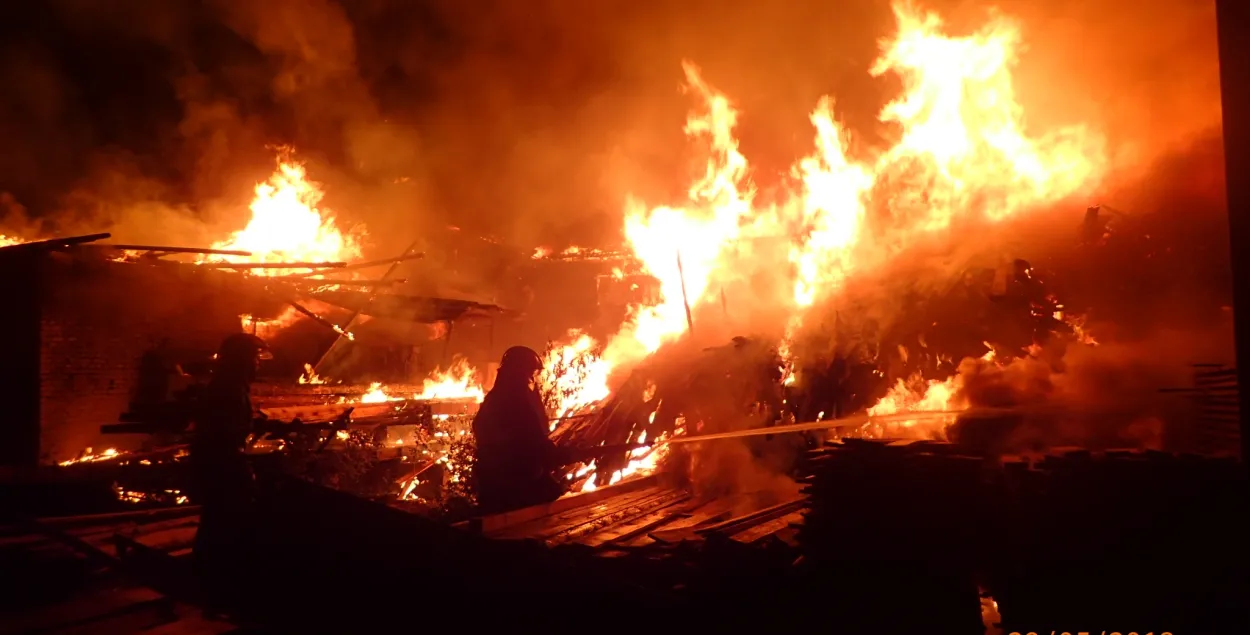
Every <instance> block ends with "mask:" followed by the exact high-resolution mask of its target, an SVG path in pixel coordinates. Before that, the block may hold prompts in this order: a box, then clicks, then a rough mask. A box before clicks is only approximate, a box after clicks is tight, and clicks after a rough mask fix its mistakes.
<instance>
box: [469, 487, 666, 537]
mask: <svg viewBox="0 0 1250 635" xmlns="http://www.w3.org/2000/svg"><path fill="white" fill-rule="evenodd" d="M662 491H664V490H663V489H662V488H660V487H658V486H652V487H647V488H641V489H637V490H632V491H627V492H623V493H620V492H618V493H616V495H614V496H607V497H604V498H602V499H601V500H596V501H593V503H592V504H588V505H587V504H583V505H578V506H576V507H572V508H569V509H565V510H563V511H561V512H560V513H557V514H552V515H548V516H539V517H537V518H534V519H532V520H529V521H527V522H524V523H519V524H516V525H512V526H509V527H507V528H506V529H503V530H502V531H499V532H495V533H493V534H488V535H490V536H491V537H495V538H537V537H545V536H550V535H553V534H555V533H559V532H560V531H562V530H563V529H565V528H568V527H572V526H575V525H577V524H579V523H584V522H586V521H588V520H590V519H593V518H595V517H597V516H602V515H604V514H609V513H612V512H613V511H615V510H616V509H618V508H620V507H621V506H622V505H628V504H630V503H632V502H635V501H638V500H642V499H644V498H648V497H652V496H655V495H656V494H657V493H660V492H662ZM570 498H573V497H570ZM561 500H566V499H561ZM556 502H557V503H558V502H560V501H556ZM553 504H554V503H553Z"/></svg>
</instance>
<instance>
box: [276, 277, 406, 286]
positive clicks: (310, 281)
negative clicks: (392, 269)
mask: <svg viewBox="0 0 1250 635" xmlns="http://www.w3.org/2000/svg"><path fill="white" fill-rule="evenodd" d="M279 280H282V281H284V282H290V283H291V284H298V285H302V286H310V287H315V286H331V285H338V286H344V287H384V286H389V285H393V284H403V283H405V282H408V279H407V278H396V279H394V280H333V279H328V278H326V279H323V278H299V279H292V280H287V279H285V278H279Z"/></svg>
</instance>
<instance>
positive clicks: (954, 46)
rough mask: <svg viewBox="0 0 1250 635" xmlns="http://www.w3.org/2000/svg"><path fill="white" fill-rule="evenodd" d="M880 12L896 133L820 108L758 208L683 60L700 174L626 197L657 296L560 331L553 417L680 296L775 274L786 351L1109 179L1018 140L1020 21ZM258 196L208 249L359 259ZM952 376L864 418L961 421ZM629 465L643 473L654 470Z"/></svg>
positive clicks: (616, 367)
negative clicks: (847, 301)
mask: <svg viewBox="0 0 1250 635" xmlns="http://www.w3.org/2000/svg"><path fill="white" fill-rule="evenodd" d="M894 15H895V18H896V21H897V32H896V33H895V34H894V35H893V37H891V38H888V39H886V40H884V41H883V42H882V47H881V54H880V56H879V58H878V59H877V60H876V62H875V63H874V64H873V65H872V67H871V68H868V69H866V71H867V72H868V73H870V74H872V75H874V76H881V75H886V74H890V75H894V76H896V77H897V78H898V79H899V80H901V83H902V86H903V89H902V92H901V94H900V95H898V96H897V97H896V98H894V99H893V100H891V101H890V102H889V103H887V104H886V105H885V106H884V107H883V108H882V110H881V112H880V113H879V119H880V120H881V121H882V122H883V123H886V124H890V125H891V126H893V127H894V129H895V131H896V132H895V135H894V139H893V145H891V146H890V147H888V148H886V149H884V150H881V151H878V152H876V153H874V154H871V155H862V156H852V155H851V154H850V153H849V152H848V139H849V132H848V131H847V130H846V129H844V128H843V127H842V126H841V125H840V124H839V123H838V120H837V111H836V104H835V102H834V100H833V99H832V98H825V99H822V100H820V102H819V103H817V104H816V105H815V107H814V108H813V110H812V112H811V116H810V120H811V123H812V126H813V128H814V134H813V146H814V149H813V151H812V153H811V154H809V155H808V156H806V157H802V158H800V159H799V160H797V161H796V162H795V163H794V164H793V166H792V168H791V176H793V177H794V178H793V183H794V185H793V186H792V187H791V188H790V189H789V190H787V191H785V192H783V193H782V195H781V196H779V197H777V198H776V200H774V201H771V202H769V203H768V204H760V203H757V201H756V200H755V188H754V186H753V184H752V182H751V180H750V169H751V166H750V163H749V161H748V159H747V157H746V156H744V155H743V154H742V153H741V152H740V150H739V147H738V142H737V139H736V138H735V135H734V129H735V126H736V124H737V122H738V113H737V111H736V110H735V108H734V106H733V103H732V101H731V100H730V98H729V97H728V96H726V95H724V94H722V93H720V92H719V91H717V90H716V89H715V88H714V87H713V86H712V85H711V84H709V83H708V82H707V81H705V79H704V78H703V77H702V75H701V73H700V71H699V69H698V68H697V67H696V66H695V65H693V64H691V63H686V64H684V71H685V76H686V82H687V85H688V87H689V89H690V92H691V93H692V94H694V95H695V96H696V97H697V98H698V100H699V102H700V107H699V108H697V109H696V110H695V111H694V112H692V114H691V115H690V117H689V120H688V122H687V125H686V134H687V136H688V137H689V138H690V139H691V140H692V141H694V142H696V143H698V144H701V145H704V146H706V147H707V149H708V158H707V164H706V170H705V171H704V173H703V174H702V176H700V177H699V178H698V179H696V180H695V182H694V183H692V185H691V186H690V188H689V190H688V197H687V200H686V201H684V202H682V203H680V204H675V205H659V206H652V205H647V204H644V203H641V202H638V201H630V202H629V203H628V205H627V207H626V210H625V218H624V224H623V233H624V236H625V239H626V243H627V247H628V250H629V252H630V253H631V254H632V255H633V256H634V258H635V259H636V260H637V261H638V262H639V263H640V264H641V270H642V273H645V274H649V275H651V276H653V277H654V278H656V279H657V280H658V281H659V290H660V293H659V301H658V302H655V303H652V304H645V305H635V306H632V307H630V309H629V312H628V318H627V319H626V321H625V323H624V324H623V325H622V327H621V328H620V330H619V332H618V333H616V335H614V336H612V337H610V338H608V339H607V341H605V342H597V341H595V340H594V339H592V338H591V337H589V336H588V335H585V334H582V333H573V334H571V335H570V337H569V339H568V340H567V341H565V342H564V343H561V344H559V345H557V346H555V347H554V349H553V350H552V351H551V352H550V353H549V354H548V357H547V359H546V360H545V361H546V362H547V368H548V371H547V373H546V374H545V375H544V377H543V378H542V381H543V382H544V383H545V384H546V386H547V387H549V388H551V389H553V390H552V392H553V393H555V394H556V395H557V401H558V403H557V404H556V407H555V408H554V409H553V410H554V412H553V415H554V416H556V417H559V416H564V415H567V414H568V413H571V412H575V411H578V410H580V409H584V408H586V407H588V406H591V405H592V404H595V403H597V402H600V401H601V400H603V399H604V398H606V397H607V396H609V395H610V393H611V391H610V387H609V380H610V378H611V377H612V375H613V374H614V373H616V372H619V371H622V370H627V369H628V368H630V367H632V366H633V365H635V364H637V363H638V362H640V361H641V360H643V359H645V358H646V357H647V356H648V355H650V354H652V353H654V352H655V351H656V350H658V349H659V348H660V346H661V345H663V344H665V343H666V342H671V341H674V340H676V339H678V338H680V337H682V336H683V334H685V332H686V329H687V324H686V312H685V305H684V303H683V297H685V298H688V300H689V302H690V305H691V308H692V310H693V311H694V312H695V313H696V314H697V313H698V312H699V311H700V310H701V309H702V308H704V307H705V306H706V305H708V304H711V303H714V302H716V301H718V300H717V298H716V296H718V295H719V294H718V293H717V290H723V289H726V288H733V287H734V285H735V284H740V283H741V281H742V279H743V278H744V276H747V275H749V274H750V273H751V272H754V271H763V270H768V271H778V270H783V271H788V272H789V280H788V284H789V286H790V291H789V293H787V294H785V297H782V298H777V299H776V300H777V301H778V302H779V303H781V304H782V305H783V308H786V309H788V310H789V311H788V313H789V315H791V317H790V318H789V321H788V323H787V324H785V325H784V333H785V339H784V340H783V342H782V346H781V350H782V352H783V355H784V354H788V351H789V350H790V348H791V346H790V344H789V342H790V340H791V339H792V338H793V337H794V336H795V335H797V334H798V333H800V332H801V331H802V329H803V327H804V320H805V317H806V314H807V312H808V311H809V310H811V309H812V308H813V307H815V306H817V305H818V303H820V302H821V301H823V300H827V299H829V298H831V297H835V296H836V295H837V294H838V293H839V292H840V291H841V289H842V288H843V287H844V286H845V283H846V282H847V280H848V279H850V278H851V277H853V276H855V275H856V274H858V273H862V272H870V271H872V270H874V269H875V268H878V267H880V266H881V265H883V264H885V263H887V262H889V261H890V260H891V259H893V258H896V257H898V256H900V255H901V254H904V253H906V252H907V251H908V250H909V249H910V248H912V247H914V246H916V245H919V244H921V243H922V241H924V240H926V239H928V238H929V237H931V236H933V235H936V234H938V233H940V232H942V231H944V230H947V229H950V228H951V227H953V226H955V225H956V224H963V223H981V224H993V223H997V222H1001V221H1003V220H1006V219H1008V218H1011V217H1013V216H1016V215H1018V214H1022V213H1027V212H1028V211H1029V210H1031V209H1037V208H1040V207H1041V206H1044V205H1046V204H1050V203H1055V202H1057V201H1061V200H1063V199H1065V198H1067V197H1070V196H1073V195H1076V194H1079V193H1081V192H1083V191H1087V190H1088V189H1089V188H1092V187H1093V186H1095V185H1096V184H1097V183H1098V181H1099V179H1100V177H1101V175H1102V173H1103V172H1104V170H1105V157H1104V152H1103V140H1102V137H1101V136H1100V135H1098V134H1095V133H1093V132H1091V131H1089V130H1087V129H1086V128H1084V127H1082V126H1070V127H1065V128H1061V129H1057V130H1049V131H1044V132H1041V133H1032V134H1031V133H1028V132H1026V131H1025V125H1024V122H1025V118H1024V113H1023V111H1022V108H1021V106H1020V105H1019V103H1018V102H1017V100H1016V97H1015V86H1014V83H1013V78H1012V69H1013V67H1014V65H1015V62H1016V56H1017V53H1018V51H1019V48H1020V45H1021V30H1020V27H1019V25H1018V24H1017V23H1015V22H1014V21H1012V20H1011V19H1009V18H1007V17H1005V16H1001V15H995V16H994V17H992V19H991V20H990V21H989V22H988V23H987V24H985V25H984V26H983V27H982V28H981V29H980V30H978V31H977V32H975V33H973V34H971V35H968V36H963V37H951V36H948V35H946V34H944V32H943V24H942V21H941V19H940V18H939V17H938V16H937V15H936V14H934V13H930V12H925V11H921V10H919V9H916V8H915V7H913V6H912V5H910V4H907V3H903V2H899V3H896V4H895V5H894ZM256 195H257V196H256V200H255V202H254V203H253V205H252V212H253V219H252V221H251V223H249V225H248V226H247V228H246V229H244V230H243V231H242V232H239V233H238V234H236V235H235V236H234V237H233V238H232V239H231V240H229V241H225V242H223V243H221V244H219V245H218V247H221V248H234V249H247V250H251V251H253V252H255V253H256V254H258V256H256V257H255V258H256V259H259V260H262V261H269V262H273V261H281V260H302V261H303V260H347V259H350V258H352V257H356V256H358V255H359V246H358V243H357V242H355V239H354V238H353V237H351V236H347V235H344V234H342V233H340V232H339V230H338V229H336V228H335V226H334V224H333V220H332V219H330V218H329V217H328V216H323V215H322V212H321V211H320V210H318V208H317V205H318V203H319V201H320V200H321V193H320V191H319V189H318V188H317V186H316V185H315V184H312V183H310V182H308V181H307V180H306V178H305V174H304V172H303V170H302V168H299V167H298V166H293V165H289V164H283V165H282V166H280V168H279V171H278V173H277V174H275V175H274V177H273V179H271V180H270V181H269V182H268V183H265V184H261V185H258V186H257V190H256ZM760 239H768V240H772V241H778V240H780V241H781V242H782V243H783V244H784V245H785V249H784V250H782V255H780V256H777V255H776V254H773V255H765V254H762V253H760V252H757V251H755V250H752V249H750V248H748V247H749V245H750V244H751V243H752V241H757V240H760ZM579 251H580V250H578V249H577V248H570V249H566V250H564V251H563V252H562V253H561V255H573V254H577V253H578V252H579ZM534 257H535V258H544V257H553V251H552V250H547V249H539V250H538V251H537V252H535V254H534ZM679 258H680V261H681V265H680V271H679V268H678V264H677V262H678V259H679ZM683 283H684V291H683ZM770 300H773V299H771V298H770ZM554 369H560V370H559V371H556V370H554ZM790 379H792V377H791V378H790ZM304 381H309V382H312V383H315V382H317V381H320V379H319V378H315V377H312V376H308V377H306V378H305V379H304ZM957 381H958V380H957V378H952V379H950V380H947V381H932V382H927V383H923V384H920V385H917V384H914V383H900V384H899V385H897V386H896V387H895V388H894V389H893V390H892V391H891V392H890V393H889V394H888V395H887V396H886V397H885V398H883V399H882V401H881V402H880V403H878V404H877V405H876V406H875V407H873V408H872V409H871V410H870V413H871V414H890V413H896V412H907V411H922V410H950V409H954V408H959V407H960V406H961V405H960V404H958V403H956V402H955V400H954V397H955V395H956V394H957V392H958V386H957V385H956V384H957ZM479 382H480V378H479V373H477V372H475V371H474V369H472V368H469V367H468V366H467V365H465V364H463V363H462V362H461V363H459V365H457V366H453V368H451V369H448V370H440V371H439V372H438V373H436V374H435V375H434V376H432V377H430V378H429V379H427V380H426V382H425V390H424V391H423V394H422V395H419V396H418V397H420V398H458V397H466V396H470V397H474V398H477V399H480V398H481V396H482V394H483V393H484V391H483V389H482V386H481V384H480V383H479ZM393 398H394V397H391V396H388V395H387V394H386V391H385V390H384V388H383V387H381V386H375V387H373V389H372V390H370V391H369V392H368V393H367V394H366V395H365V396H364V400H365V401H385V400H388V399H393ZM914 423H915V425H938V426H944V425H945V424H946V422H945V421H940V420H935V421H934V422H932V423H920V422H914ZM638 459H639V460H638V461H636V462H637V463H638V465H639V466H640V467H641V466H645V465H646V464H647V463H650V462H652V459H653V457H652V456H649V455H648V456H642V457H638ZM632 468H633V466H632V465H631V469H632ZM586 469H589V468H588V467H583V470H586ZM642 469H645V467H643V468H642ZM619 476H620V475H618V476H616V477H614V480H615V479H616V478H619ZM591 487H593V484H592V485H591Z"/></svg>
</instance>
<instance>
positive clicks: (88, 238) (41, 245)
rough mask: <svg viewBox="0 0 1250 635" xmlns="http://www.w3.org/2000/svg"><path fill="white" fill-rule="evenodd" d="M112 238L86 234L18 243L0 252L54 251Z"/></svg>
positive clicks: (106, 235) (3, 248) (105, 234)
mask: <svg viewBox="0 0 1250 635" xmlns="http://www.w3.org/2000/svg"><path fill="white" fill-rule="evenodd" d="M112 236H113V235H112V234H107V233H101V234H87V235H85V236H67V237H65V238H49V239H48V240H36V241H34V242H29V243H18V244H16V245H8V246H5V247H0V252H4V251H7V252H14V251H22V250H27V249H56V248H57V247H70V246H73V245H84V244H86V243H93V242H96V241H97V240H104V239H105V238H112Z"/></svg>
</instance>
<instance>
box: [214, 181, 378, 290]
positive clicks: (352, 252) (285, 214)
mask: <svg viewBox="0 0 1250 635" xmlns="http://www.w3.org/2000/svg"><path fill="white" fill-rule="evenodd" d="M324 196H325V195H324V194H323V193H322V191H321V188H320V186H319V185H318V184H317V183H314V182H312V181H309V180H308V179H307V173H306V171H305V168H304V166H303V165H300V164H298V163H289V162H283V163H281V164H279V165H278V170H277V172H275V173H274V175H273V176H272V177H270V178H269V180H268V181H267V182H265V183H260V184H258V185H257V186H256V197H255V198H254V199H253V200H252V204H251V211H252V217H251V220H249V221H248V223H247V227H245V228H244V229H243V230H242V231H238V232H235V234H234V235H233V236H231V237H230V239H229V240H226V241H222V242H219V243H216V244H214V245H213V248H214V249H225V250H239V251H247V252H251V253H252V256H251V257H237V256H224V257H222V258H223V259H224V260H226V261H229V262H335V261H346V260H352V259H357V258H359V257H360V256H361V247H360V242H359V236H357V235H353V234H344V233H343V232H342V231H341V230H340V229H339V228H338V227H336V226H335V223H334V218H333V216H332V215H331V214H330V213H329V212H327V211H325V210H322V209H320V208H319V207H318V205H320V203H321V199H322V198H323V197H324ZM254 273H258V274H260V275H274V274H276V273H281V274H289V273H291V271H289V270H282V269H256V270H254Z"/></svg>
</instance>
